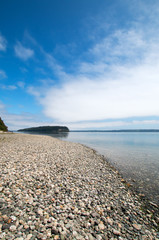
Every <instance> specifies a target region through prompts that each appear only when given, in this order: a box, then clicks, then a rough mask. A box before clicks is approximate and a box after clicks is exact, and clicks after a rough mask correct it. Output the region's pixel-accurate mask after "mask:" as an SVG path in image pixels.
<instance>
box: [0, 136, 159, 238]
mask: <svg viewBox="0 0 159 240" xmlns="http://www.w3.org/2000/svg"><path fill="white" fill-rule="evenodd" d="M155 226H156V222H155V221H154V220H152V219H151V214H150V213H147V214H146V213H145V212H143V211H142V208H141V203H140V202H139V201H138V197H137V196H135V195H134V194H133V193H132V192H131V190H130V189H129V188H128V187H126V186H125V185H124V183H123V181H122V178H121V177H120V175H119V174H118V173H117V171H116V170H115V169H113V168H112V167H111V166H110V165H109V163H108V162H107V161H106V160H105V159H104V158H103V157H102V156H100V155H99V154H98V153H96V152H95V151H94V150H93V149H90V148H87V147H86V146H83V145H81V144H78V143H70V142H66V141H61V140H58V139H55V138H52V137H49V136H40V135H29V134H0V239H8V240H12V239H16V240H23V239H26V240H29V239H30V240H33V239H37V240H40V239H41V240H45V239H61V240H62V239H63V240H64V239H65V240H68V239H79V240H80V239H81V240H82V239H88V240H93V239H97V240H102V239H105V240H108V239H111V240H113V239H114V240H115V239H120V240H122V239H125V240H126V239H143V240H148V239H158V235H157V234H158V233H157V230H155Z"/></svg>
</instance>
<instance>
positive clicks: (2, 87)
mask: <svg viewBox="0 0 159 240" xmlns="http://www.w3.org/2000/svg"><path fill="white" fill-rule="evenodd" d="M0 88H1V89H3V90H16V89H17V86H15V85H4V84H0Z"/></svg>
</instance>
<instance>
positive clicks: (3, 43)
mask: <svg viewBox="0 0 159 240" xmlns="http://www.w3.org/2000/svg"><path fill="white" fill-rule="evenodd" d="M6 47H7V40H6V39H5V37H4V36H2V34H1V33H0V51H5V50H6Z"/></svg>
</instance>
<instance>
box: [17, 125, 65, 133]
mask: <svg viewBox="0 0 159 240" xmlns="http://www.w3.org/2000/svg"><path fill="white" fill-rule="evenodd" d="M18 131H19V132H37V133H60V132H69V129H68V127H65V126H40V127H31V128H24V129H19V130H18Z"/></svg>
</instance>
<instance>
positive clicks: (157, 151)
mask: <svg viewBox="0 0 159 240" xmlns="http://www.w3.org/2000/svg"><path fill="white" fill-rule="evenodd" d="M52 136H54V137H58V138H61V139H63V140H67V141H72V142H79V143H82V144H85V145H87V146H89V147H92V148H94V149H96V150H97V151H98V152H99V153H101V154H103V155H105V156H106V158H107V159H108V160H109V161H110V162H111V164H113V165H114V166H115V167H116V168H117V169H119V171H120V172H121V174H122V175H123V176H124V178H126V179H127V180H128V181H129V182H131V183H132V184H133V185H134V186H135V187H136V188H137V190H138V191H139V192H141V193H144V194H145V195H146V196H147V197H149V198H150V199H151V200H152V201H155V202H156V203H159V133H107V132H70V133H66V135H65V136H62V135H59V134H56V135H52Z"/></svg>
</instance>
